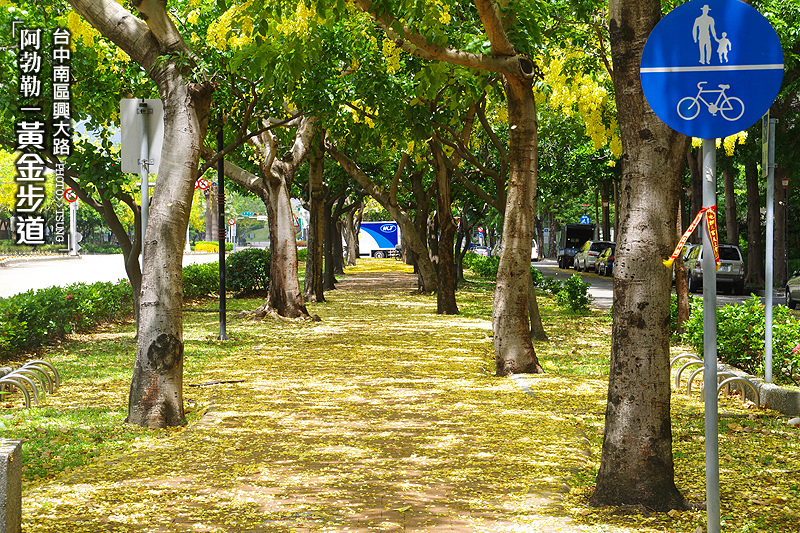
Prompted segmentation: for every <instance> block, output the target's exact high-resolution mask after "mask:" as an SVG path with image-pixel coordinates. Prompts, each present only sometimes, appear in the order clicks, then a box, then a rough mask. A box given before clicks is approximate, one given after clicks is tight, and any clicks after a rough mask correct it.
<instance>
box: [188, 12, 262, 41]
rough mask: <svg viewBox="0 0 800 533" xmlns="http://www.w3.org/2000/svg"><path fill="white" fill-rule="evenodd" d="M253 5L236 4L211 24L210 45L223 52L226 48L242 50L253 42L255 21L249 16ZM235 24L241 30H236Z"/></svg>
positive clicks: (208, 36)
mask: <svg viewBox="0 0 800 533" xmlns="http://www.w3.org/2000/svg"><path fill="white" fill-rule="evenodd" d="M252 4H253V0H247V1H246V2H244V3H242V4H235V5H233V6H231V7H230V9H228V10H227V11H226V12H225V13H223V14H222V15H221V16H220V17H219V18H218V19H217V20H215V21H213V22H212V23H211V24H209V26H208V33H207V39H208V43H209V44H210V45H211V46H213V47H215V48H217V49H218V50H223V49H225V48H241V47H243V46H245V45H246V44H249V43H251V42H253V19H252V18H250V15H248V10H249V9H250V7H251V6H252ZM192 13H193V12H191V13H190V14H189V17H193V16H194V15H193V14H192ZM197 16H199V13H198V14H197ZM234 24H237V25H238V26H239V28H238V29H237V28H234Z"/></svg>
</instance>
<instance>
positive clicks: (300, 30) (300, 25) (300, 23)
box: [276, 2, 317, 39]
mask: <svg viewBox="0 0 800 533" xmlns="http://www.w3.org/2000/svg"><path fill="white" fill-rule="evenodd" d="M294 15H295V16H294V18H291V19H288V18H287V19H284V20H283V21H282V22H281V23H279V24H278V25H277V26H276V28H277V30H278V33H280V34H281V35H284V36H290V35H294V36H297V37H299V38H300V39H305V38H306V37H308V23H309V21H316V20H317V13H316V11H314V10H313V9H309V8H308V7H306V4H305V2H298V4H297V10H296V11H295V14H294Z"/></svg>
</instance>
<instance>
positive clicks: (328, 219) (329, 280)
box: [322, 198, 336, 291]
mask: <svg viewBox="0 0 800 533" xmlns="http://www.w3.org/2000/svg"><path fill="white" fill-rule="evenodd" d="M324 215H325V245H324V247H323V253H324V255H325V268H324V270H323V272H322V285H323V287H324V288H325V290H326V291H333V290H336V265H335V264H334V260H333V254H334V252H335V249H334V246H333V241H334V239H336V227H335V223H334V221H333V200H331V199H330V198H328V199H327V200H326V201H325V214H324Z"/></svg>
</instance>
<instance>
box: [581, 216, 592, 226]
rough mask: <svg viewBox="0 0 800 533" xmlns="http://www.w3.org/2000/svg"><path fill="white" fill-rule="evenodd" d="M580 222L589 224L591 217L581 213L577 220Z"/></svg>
mask: <svg viewBox="0 0 800 533" xmlns="http://www.w3.org/2000/svg"><path fill="white" fill-rule="evenodd" d="M578 222H579V223H580V224H591V223H592V219H591V218H589V215H581V218H580V220H579V221H578Z"/></svg>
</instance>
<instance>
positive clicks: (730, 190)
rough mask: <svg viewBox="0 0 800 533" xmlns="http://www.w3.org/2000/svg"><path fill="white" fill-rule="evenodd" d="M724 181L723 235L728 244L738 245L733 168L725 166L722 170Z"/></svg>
mask: <svg viewBox="0 0 800 533" xmlns="http://www.w3.org/2000/svg"><path fill="white" fill-rule="evenodd" d="M722 179H723V182H724V183H725V237H727V239H728V244H735V245H736V246H739V222H738V221H737V220H736V190H735V187H734V183H733V179H734V173H733V170H731V169H729V168H727V169H725V170H723V171H722Z"/></svg>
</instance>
